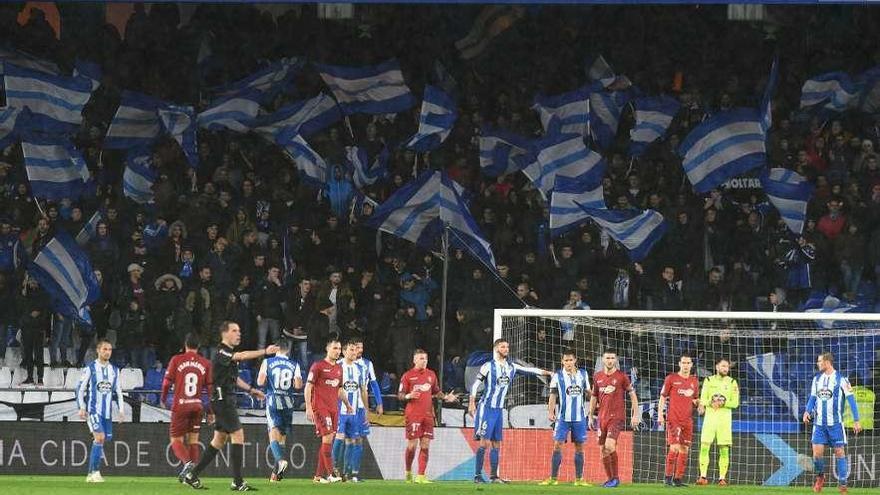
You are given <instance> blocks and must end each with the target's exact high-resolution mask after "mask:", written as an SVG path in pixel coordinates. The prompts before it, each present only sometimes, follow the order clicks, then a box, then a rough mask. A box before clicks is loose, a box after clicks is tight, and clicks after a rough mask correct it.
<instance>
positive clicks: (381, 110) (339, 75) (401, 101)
mask: <svg viewBox="0 0 880 495" xmlns="http://www.w3.org/2000/svg"><path fill="white" fill-rule="evenodd" d="M316 67H317V68H318V72H319V73H320V74H321V78H322V79H323V80H324V83H326V84H327V87H329V88H330V91H332V92H333V96H335V97H336V101H337V102H339V106H340V107H342V111H343V112H344V113H345V114H346V115H350V114H353V113H368V114H385V113H398V112H402V111H404V110H407V109H409V108H411V107H412V106H413V105H415V103H416V99H415V98H414V97H413V95H412V93H411V92H410V90H409V87H408V86H407V85H406V81H404V80H403V73H402V72H401V71H400V64H398V63H397V60H395V59H391V60H388V61H386V62H383V63H381V64H379V65H375V66H371V67H339V66H335V65H322V64H316Z"/></svg>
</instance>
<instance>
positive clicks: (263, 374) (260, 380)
mask: <svg viewBox="0 0 880 495" xmlns="http://www.w3.org/2000/svg"><path fill="white" fill-rule="evenodd" d="M266 363H267V361H266V360H265V359H264V360H263V364H261V365H260V372H259V373H257V385H259V386H261V387H264V386H265V385H266V378H267V370H268V369H269V366H268V365H267V364H266Z"/></svg>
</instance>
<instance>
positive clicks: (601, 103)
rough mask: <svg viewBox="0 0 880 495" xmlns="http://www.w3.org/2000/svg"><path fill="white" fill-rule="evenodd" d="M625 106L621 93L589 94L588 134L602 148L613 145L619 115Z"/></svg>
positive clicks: (597, 92) (602, 92)
mask: <svg viewBox="0 0 880 495" xmlns="http://www.w3.org/2000/svg"><path fill="white" fill-rule="evenodd" d="M625 104H626V95H625V94H624V93H621V92H610V91H593V92H592V93H590V133H591V134H592V136H593V140H594V141H595V142H596V143H598V144H599V146H601V147H602V148H606V149H607V148H609V147H611V145H612V144H614V137H615V136H616V135H617V126H618V124H620V114H621V112H622V111H623V107H624V105H625Z"/></svg>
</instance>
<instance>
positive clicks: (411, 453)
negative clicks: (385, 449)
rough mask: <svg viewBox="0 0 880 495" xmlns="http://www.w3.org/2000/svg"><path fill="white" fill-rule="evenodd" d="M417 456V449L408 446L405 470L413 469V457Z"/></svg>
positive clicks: (404, 463) (404, 462)
mask: <svg viewBox="0 0 880 495" xmlns="http://www.w3.org/2000/svg"><path fill="white" fill-rule="evenodd" d="M415 458H416V449H414V448H413V449H411V448H409V447H407V448H406V453H405V454H404V455H403V470H404V471H406V472H411V471H412V463H413V459H415Z"/></svg>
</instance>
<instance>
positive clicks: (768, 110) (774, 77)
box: [761, 58, 779, 132]
mask: <svg viewBox="0 0 880 495" xmlns="http://www.w3.org/2000/svg"><path fill="white" fill-rule="evenodd" d="M778 83H779V59H777V58H774V59H773V64H772V65H771V66H770V77H768V78H767V85H766V86H765V87H764V96H763V97H762V98H761V123H762V124H763V125H764V132H767V131H768V130H770V127H772V126H773V95H774V94H776V85H777V84H778Z"/></svg>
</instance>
